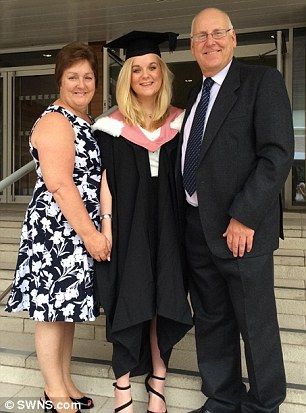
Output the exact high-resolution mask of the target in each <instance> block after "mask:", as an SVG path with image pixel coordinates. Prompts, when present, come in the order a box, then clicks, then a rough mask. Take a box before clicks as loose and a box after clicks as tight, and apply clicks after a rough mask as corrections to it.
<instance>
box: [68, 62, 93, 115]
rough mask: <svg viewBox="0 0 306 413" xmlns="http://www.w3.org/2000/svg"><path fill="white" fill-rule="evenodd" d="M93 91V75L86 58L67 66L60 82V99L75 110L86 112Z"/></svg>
mask: <svg viewBox="0 0 306 413" xmlns="http://www.w3.org/2000/svg"><path fill="white" fill-rule="evenodd" d="M94 93H95V76H94V73H93V70H92V68H91V66H90V64H89V62H88V61H87V60H81V61H79V62H77V63H75V64H73V65H72V66H70V67H68V68H67V69H66V70H65V71H64V72H63V76H62V78H61V82H60V99H61V100H62V101H63V102H64V103H66V105H68V106H69V107H70V108H72V109H73V110H75V111H77V112H82V113H84V112H86V110H87V106H88V104H89V103H90V101H91V99H92V98H93V95H94Z"/></svg>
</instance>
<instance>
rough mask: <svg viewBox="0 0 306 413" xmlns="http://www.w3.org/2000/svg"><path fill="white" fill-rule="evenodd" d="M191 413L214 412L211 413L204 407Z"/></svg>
mask: <svg viewBox="0 0 306 413" xmlns="http://www.w3.org/2000/svg"><path fill="white" fill-rule="evenodd" d="M189 413H212V412H211V411H210V410H207V409H205V407H204V406H202V407H200V408H199V409H197V410H192V411H191V412H189Z"/></svg>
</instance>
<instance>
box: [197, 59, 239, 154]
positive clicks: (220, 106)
mask: <svg viewBox="0 0 306 413" xmlns="http://www.w3.org/2000/svg"><path fill="white" fill-rule="evenodd" d="M239 87H240V68H239V63H238V62H237V61H236V60H233V63H232V65H231V67H230V69H229V71H228V74H227V76H226V78H225V79H224V82H223V83H222V86H221V88H220V90H219V93H218V96H217V98H216V100H215V102H214V105H213V107H212V110H211V112H210V115H209V119H208V121H207V125H206V128H205V133H204V138H203V142H202V146H201V151H200V159H199V162H201V160H202V159H203V158H204V156H205V154H206V152H207V150H208V148H209V146H210V145H211V143H212V141H213V140H214V138H215V136H216V135H217V133H218V130H219V129H220V127H221V125H222V123H223V122H224V120H225V119H226V117H227V115H228V113H229V112H230V110H231V109H232V107H233V106H234V104H235V102H236V100H237V94H236V90H237V89H238V88H239Z"/></svg>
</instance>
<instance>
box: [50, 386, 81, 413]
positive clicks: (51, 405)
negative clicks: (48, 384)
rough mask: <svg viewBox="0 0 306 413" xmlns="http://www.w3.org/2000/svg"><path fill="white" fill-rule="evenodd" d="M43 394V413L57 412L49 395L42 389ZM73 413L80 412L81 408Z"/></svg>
mask: <svg viewBox="0 0 306 413" xmlns="http://www.w3.org/2000/svg"><path fill="white" fill-rule="evenodd" d="M44 396H45V400H42V401H43V402H44V412H45V413H50V412H51V413H58V411H57V410H56V408H55V407H54V405H53V403H52V401H51V399H50V397H49V396H48V395H47V393H46V392H45V391H44ZM75 413H82V412H81V410H77V411H76V412H75Z"/></svg>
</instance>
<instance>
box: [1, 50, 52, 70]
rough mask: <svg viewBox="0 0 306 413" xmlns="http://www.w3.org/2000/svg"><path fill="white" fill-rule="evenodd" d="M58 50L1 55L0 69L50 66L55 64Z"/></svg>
mask: <svg viewBox="0 0 306 413" xmlns="http://www.w3.org/2000/svg"><path fill="white" fill-rule="evenodd" d="M58 52H59V51H58V50H40V51H32V52H17V53H0V67H13V66H15V67H17V66H34V65H49V64H53V63H55V58H56V55H57V53H58Z"/></svg>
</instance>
